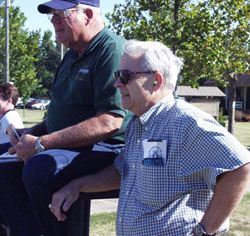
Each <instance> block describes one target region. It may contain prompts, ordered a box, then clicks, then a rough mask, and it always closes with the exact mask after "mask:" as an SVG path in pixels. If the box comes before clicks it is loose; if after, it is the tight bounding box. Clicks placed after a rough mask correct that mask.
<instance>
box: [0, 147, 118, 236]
mask: <svg viewBox="0 0 250 236" xmlns="http://www.w3.org/2000/svg"><path fill="white" fill-rule="evenodd" d="M0 151H1V145H0ZM76 151H77V152H78V155H76V157H75V158H74V159H73V160H72V161H71V162H70V163H69V164H68V165H67V166H65V167H64V168H63V169H61V170H59V171H58V165H57V162H56V161H55V159H54V157H53V156H51V155H49V154H43V153H41V154H37V155H35V156H33V157H32V158H31V159H30V160H29V161H27V162H26V164H25V165H23V164H22V163H9V164H2V165H0V214H1V215H2V217H3V218H4V220H5V221H6V222H7V224H8V226H9V227H10V230H11V234H12V235H13V236H37V235H41V234H43V235H44V236H72V235H68V233H67V228H68V224H70V222H69V220H66V221H65V222H58V221H57V220H56V218H55V217H54V215H53V214H52V213H51V212H50V210H49V208H48V205H49V203H50V202H51V197H52V194H53V193H54V192H55V191H57V190H59V189H60V188H61V187H62V186H64V185H65V184H66V183H68V182H69V181H71V180H72V179H75V178H78V177H81V176H84V175H88V174H91V173H94V172H97V171H99V170H100V169H102V168H104V167H106V166H108V165H110V164H112V163H113V160H114V158H115V156H116V154H114V153H112V152H99V151H92V150H91V148H82V149H78V150H76ZM68 214H70V211H69V213H68ZM68 218H69V219H70V217H68Z"/></svg>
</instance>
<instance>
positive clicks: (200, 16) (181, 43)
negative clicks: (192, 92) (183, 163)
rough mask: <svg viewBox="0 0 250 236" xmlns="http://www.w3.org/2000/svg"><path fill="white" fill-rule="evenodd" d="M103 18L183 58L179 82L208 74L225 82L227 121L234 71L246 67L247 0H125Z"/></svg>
mask: <svg viewBox="0 0 250 236" xmlns="http://www.w3.org/2000/svg"><path fill="white" fill-rule="evenodd" d="M107 18H108V20H109V22H110V26H109V27H110V28H111V29H112V30H114V31H115V32H116V33H117V34H120V35H122V36H124V37H125V38H126V39H132V38H136V39H139V40H157V41H160V42H162V43H164V44H165V45H167V46H168V47H170V48H172V49H173V51H174V52H175V53H176V54H177V55H178V56H180V57H183V58H184V61H185V65H184V68H183V70H182V72H181V73H182V76H183V78H184V80H183V82H182V83H184V84H186V85H191V86H198V81H199V80H200V79H204V78H206V79H208V78H209V79H211V80H215V81H216V82H217V83H218V84H219V85H221V86H228V87H229V89H230V91H231V92H230V94H231V96H230V99H229V100H230V101H229V105H230V109H229V112H230V114H229V115H230V117H231V119H230V120H231V123H232V121H233V119H232V118H233V117H234V114H233V111H234V107H233V104H234V100H235V83H236V81H237V76H238V75H239V74H240V73H244V72H246V71H247V70H248V69H249V46H250V45H249V42H250V35H249V34H250V3H249V1H248V0H224V1H221V0H201V1H192V0H149V1H146V0H132V1H129V0H125V3H124V4H119V5H115V7H114V10H113V13H109V14H107ZM230 120H229V123H230ZM229 130H230V131H231V132H233V129H232V125H229Z"/></svg>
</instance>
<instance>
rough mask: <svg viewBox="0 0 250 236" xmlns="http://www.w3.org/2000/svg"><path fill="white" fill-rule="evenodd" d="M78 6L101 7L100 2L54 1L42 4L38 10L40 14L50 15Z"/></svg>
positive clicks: (85, 0)
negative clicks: (56, 11)
mask: <svg viewBox="0 0 250 236" xmlns="http://www.w3.org/2000/svg"><path fill="white" fill-rule="evenodd" d="M78 4H85V5H89V6H93V7H100V1H99V0H52V1H49V2H45V3H43V4H40V5H39V6H38V7H37V9H38V11H39V12H40V13H42V14H45V13H49V12H50V11H51V10H65V9H69V8H73V7H75V6H77V5H78Z"/></svg>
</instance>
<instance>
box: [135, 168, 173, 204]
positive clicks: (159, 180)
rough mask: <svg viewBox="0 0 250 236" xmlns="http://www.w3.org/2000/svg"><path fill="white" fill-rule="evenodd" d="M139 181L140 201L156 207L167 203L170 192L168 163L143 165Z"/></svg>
mask: <svg viewBox="0 0 250 236" xmlns="http://www.w3.org/2000/svg"><path fill="white" fill-rule="evenodd" d="M137 183H138V185H137V187H138V190H139V196H140V201H141V202H142V203H143V204H146V205H148V206H150V207H154V208H159V207H161V206H162V205H164V204H166V200H167V196H168V193H169V177H168V168H167V166H166V165H164V166H159V165H151V166H145V165H141V171H140V175H139V179H138V182H137Z"/></svg>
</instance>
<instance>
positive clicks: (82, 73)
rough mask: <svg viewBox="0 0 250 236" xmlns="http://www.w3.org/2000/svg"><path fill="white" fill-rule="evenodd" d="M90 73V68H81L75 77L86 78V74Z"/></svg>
mask: <svg viewBox="0 0 250 236" xmlns="http://www.w3.org/2000/svg"><path fill="white" fill-rule="evenodd" d="M88 73H89V69H88V68H81V69H80V70H79V71H78V73H77V75H76V77H75V79H76V80H84V78H86V75H87V74H88Z"/></svg>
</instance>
